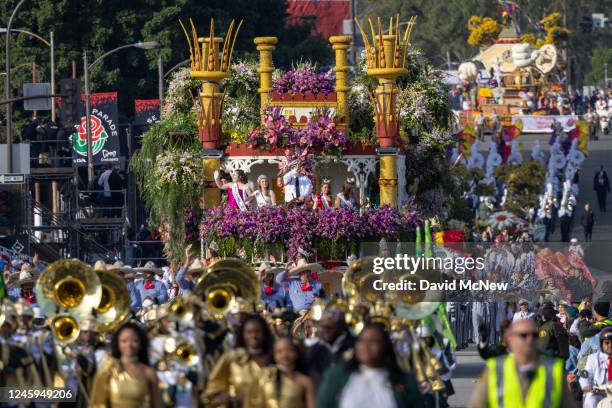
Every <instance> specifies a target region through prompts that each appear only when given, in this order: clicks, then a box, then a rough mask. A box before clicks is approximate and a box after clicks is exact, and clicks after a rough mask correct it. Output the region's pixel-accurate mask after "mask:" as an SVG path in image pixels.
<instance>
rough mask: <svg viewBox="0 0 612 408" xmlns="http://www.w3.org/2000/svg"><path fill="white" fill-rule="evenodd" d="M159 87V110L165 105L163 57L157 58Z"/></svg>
mask: <svg viewBox="0 0 612 408" xmlns="http://www.w3.org/2000/svg"><path fill="white" fill-rule="evenodd" d="M157 86H158V92H159V109H160V112H161V107H162V105H163V104H164V61H163V60H162V57H161V55H160V56H159V57H158V58H157Z"/></svg>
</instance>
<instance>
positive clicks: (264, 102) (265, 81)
mask: <svg viewBox="0 0 612 408" xmlns="http://www.w3.org/2000/svg"><path fill="white" fill-rule="evenodd" d="M253 42H254V43H255V45H256V46H257V51H259V67H257V72H258V73H259V89H258V90H257V92H259V98H260V101H261V109H262V110H263V109H264V108H265V107H266V106H268V105H269V104H270V93H271V92H272V73H273V72H274V63H273V62H272V51H274V48H276V47H275V45H276V44H277V43H278V38H276V37H255V39H254V40H253Z"/></svg>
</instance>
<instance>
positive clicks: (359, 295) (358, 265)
mask: <svg viewBox="0 0 612 408" xmlns="http://www.w3.org/2000/svg"><path fill="white" fill-rule="evenodd" d="M373 263H374V257H366V258H362V259H359V260H357V261H355V262H354V263H353V264H352V265H351V266H350V267H349V268H348V269H347V270H346V272H345V273H344V276H343V277H342V290H343V292H344V295H345V296H346V297H347V298H348V299H349V303H350V304H356V303H359V302H360V301H362V300H364V301H366V302H368V303H375V302H376V301H377V300H379V299H381V296H382V293H381V292H378V291H376V290H374V286H373V285H374V281H375V280H378V279H381V278H382V276H381V275H377V274H375V273H374V271H373V269H374V266H373Z"/></svg>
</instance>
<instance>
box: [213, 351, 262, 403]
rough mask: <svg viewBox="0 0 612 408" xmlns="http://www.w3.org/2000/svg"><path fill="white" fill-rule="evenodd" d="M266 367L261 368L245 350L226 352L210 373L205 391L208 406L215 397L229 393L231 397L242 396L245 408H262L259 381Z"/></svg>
mask: <svg viewBox="0 0 612 408" xmlns="http://www.w3.org/2000/svg"><path fill="white" fill-rule="evenodd" d="M264 370H265V367H261V366H260V365H259V364H257V362H255V360H253V359H251V357H250V356H249V354H248V352H247V351H246V350H245V349H242V348H238V349H234V350H229V351H227V352H225V353H224V354H223V355H222V356H221V358H220V359H219V361H217V364H216V365H215V368H214V369H213V371H212V372H211V373H210V376H209V378H208V384H207V386H206V390H205V391H204V399H205V400H206V401H207V402H208V403H207V404H206V406H207V407H208V406H210V407H215V406H219V405H215V404H212V400H213V399H214V397H215V396H216V395H218V394H221V393H229V395H230V397H232V398H234V397H236V396H237V395H239V396H240V399H241V401H242V405H241V406H242V407H243V408H261V407H263V406H264V405H263V401H262V400H261V397H259V395H258V394H259V393H260V392H261V390H259V389H258V379H259V378H260V377H261V375H262V374H263V372H264Z"/></svg>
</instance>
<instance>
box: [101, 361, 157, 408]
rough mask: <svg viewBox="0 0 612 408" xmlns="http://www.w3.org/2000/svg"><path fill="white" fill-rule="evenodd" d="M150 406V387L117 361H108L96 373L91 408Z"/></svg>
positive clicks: (137, 407) (138, 407) (136, 407)
mask: <svg viewBox="0 0 612 408" xmlns="http://www.w3.org/2000/svg"><path fill="white" fill-rule="evenodd" d="M109 403H110V406H122V407H129V408H140V407H148V406H150V401H149V392H148V387H147V386H146V385H145V384H143V383H142V382H141V381H139V380H138V379H136V378H134V377H132V376H131V375H130V374H129V373H128V372H127V371H125V370H123V369H122V368H121V365H120V363H119V361H118V360H117V359H111V358H109V359H107V360H106V361H105V362H104V363H103V364H102V368H101V369H100V370H99V371H98V372H97V373H96V377H95V378H94V383H93V387H92V394H91V400H90V407H91V408H106V407H107V406H108V404H109Z"/></svg>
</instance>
